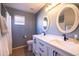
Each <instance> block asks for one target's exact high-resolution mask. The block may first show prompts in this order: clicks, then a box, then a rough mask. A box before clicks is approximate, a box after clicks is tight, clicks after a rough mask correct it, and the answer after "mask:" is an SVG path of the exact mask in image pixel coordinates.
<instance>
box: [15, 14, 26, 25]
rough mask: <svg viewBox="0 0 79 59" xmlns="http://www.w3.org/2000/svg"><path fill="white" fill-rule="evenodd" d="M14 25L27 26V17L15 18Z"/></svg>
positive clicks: (17, 16) (18, 16)
mask: <svg viewBox="0 0 79 59" xmlns="http://www.w3.org/2000/svg"><path fill="white" fill-rule="evenodd" d="M14 24H16V25H24V24H25V17H24V16H20V15H15V16H14Z"/></svg>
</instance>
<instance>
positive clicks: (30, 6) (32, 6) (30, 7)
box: [4, 3, 45, 14]
mask: <svg viewBox="0 0 79 59" xmlns="http://www.w3.org/2000/svg"><path fill="white" fill-rule="evenodd" d="M4 5H5V6H8V7H11V8H14V9H18V10H21V11H25V12H30V13H34V14H35V13H37V12H38V11H39V10H40V9H41V8H42V7H43V6H44V5H45V3H4Z"/></svg>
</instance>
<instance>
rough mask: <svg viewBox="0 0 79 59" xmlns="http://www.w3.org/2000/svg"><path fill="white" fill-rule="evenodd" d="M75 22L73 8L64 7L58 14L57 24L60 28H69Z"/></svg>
mask: <svg viewBox="0 0 79 59" xmlns="http://www.w3.org/2000/svg"><path fill="white" fill-rule="evenodd" d="M74 22H75V14H74V11H73V9H71V8H65V9H64V10H63V11H62V12H61V13H60V16H59V26H60V27H61V29H62V30H65V31H67V30H70V29H71V28H72V26H73V25H74Z"/></svg>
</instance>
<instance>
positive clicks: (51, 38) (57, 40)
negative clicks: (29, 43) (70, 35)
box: [33, 35, 79, 56]
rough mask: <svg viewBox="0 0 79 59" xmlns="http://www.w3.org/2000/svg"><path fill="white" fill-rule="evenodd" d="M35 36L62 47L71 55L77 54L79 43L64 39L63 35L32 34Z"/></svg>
mask: <svg viewBox="0 0 79 59" xmlns="http://www.w3.org/2000/svg"><path fill="white" fill-rule="evenodd" d="M33 36H35V37H36V38H38V39H40V40H43V41H45V42H47V43H49V44H51V45H53V46H55V47H57V48H60V49H62V50H63V51H66V52H68V53H70V54H72V55H76V56H79V43H74V42H72V41H64V40H63V37H61V36H57V35H46V36H43V35H33Z"/></svg>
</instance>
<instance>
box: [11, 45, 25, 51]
mask: <svg viewBox="0 0 79 59" xmlns="http://www.w3.org/2000/svg"><path fill="white" fill-rule="evenodd" d="M23 47H27V45H22V46H19V47H16V48H12V50H15V49H19V48H23Z"/></svg>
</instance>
